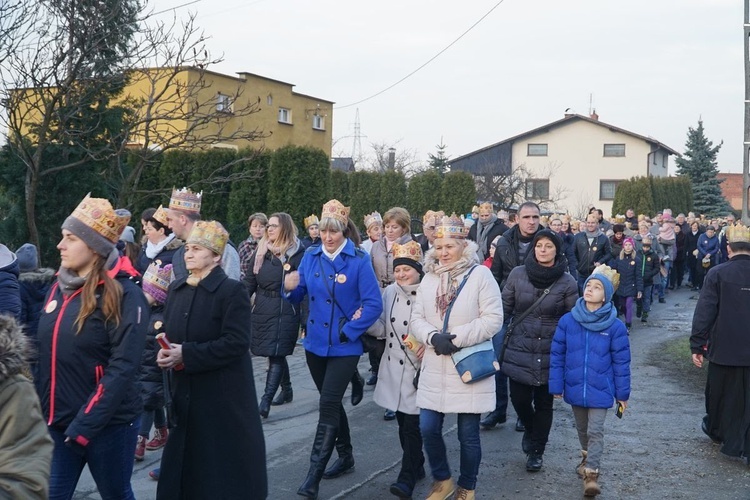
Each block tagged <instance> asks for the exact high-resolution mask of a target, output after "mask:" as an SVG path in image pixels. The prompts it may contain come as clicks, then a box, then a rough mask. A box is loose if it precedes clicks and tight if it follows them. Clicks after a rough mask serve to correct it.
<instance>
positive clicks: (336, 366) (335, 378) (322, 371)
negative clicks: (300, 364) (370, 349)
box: [305, 351, 359, 454]
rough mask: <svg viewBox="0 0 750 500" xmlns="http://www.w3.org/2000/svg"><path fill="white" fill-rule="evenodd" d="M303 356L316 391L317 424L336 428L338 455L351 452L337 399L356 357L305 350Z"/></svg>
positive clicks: (355, 362) (346, 424) (355, 363)
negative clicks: (317, 405) (318, 394)
mask: <svg viewBox="0 0 750 500" xmlns="http://www.w3.org/2000/svg"><path fill="white" fill-rule="evenodd" d="M305 356H306V358H307V368H308V369H309V370H310V375H311V376H312V379H313V382H315V387H317V388H318V392H319V393H320V402H319V406H320V407H319V414H318V423H319V424H326V425H331V426H334V427H336V428H337V429H338V436H337V437H336V450H337V451H338V452H339V454H341V453H347V452H348V453H351V450H352V442H351V436H350V435H349V420H348V419H347V418H346V412H345V411H344V405H343V404H342V403H341V400H342V399H343V398H344V392H345V391H346V388H347V386H348V385H349V382H351V380H352V375H354V370H356V368H357V363H358V362H359V356H337V357H330V358H326V357H322V356H318V355H316V354H313V353H311V352H309V351H305Z"/></svg>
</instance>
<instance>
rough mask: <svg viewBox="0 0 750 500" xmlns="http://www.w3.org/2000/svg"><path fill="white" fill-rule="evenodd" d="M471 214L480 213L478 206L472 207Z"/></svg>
mask: <svg viewBox="0 0 750 500" xmlns="http://www.w3.org/2000/svg"><path fill="white" fill-rule="evenodd" d="M471 213H479V207H478V206H477V205H474V206H473V207H471Z"/></svg>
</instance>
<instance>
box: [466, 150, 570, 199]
mask: <svg viewBox="0 0 750 500" xmlns="http://www.w3.org/2000/svg"><path fill="white" fill-rule="evenodd" d="M559 168H560V165H559V164H558V163H556V162H550V163H549V164H547V165H545V166H544V167H543V168H541V169H535V170H534V171H532V170H531V169H529V168H528V167H527V165H526V164H525V163H519V164H516V165H514V166H513V168H511V171H510V172H509V173H499V172H500V170H501V169H500V168H498V166H497V165H496V164H492V163H486V164H485V165H483V166H481V167H480V169H479V172H478V173H477V174H475V175H474V179H475V180H476V185H477V196H478V198H479V199H480V200H485V201H490V202H493V203H494V204H495V205H496V206H499V207H503V208H508V207H517V206H518V205H520V204H521V203H523V202H525V201H527V200H532V201H535V202H537V203H538V204H539V206H540V207H541V208H542V209H543V210H552V209H554V208H556V206H557V204H558V203H559V202H560V201H561V200H563V199H564V198H565V197H566V196H567V194H568V191H569V190H568V189H565V188H564V187H563V186H561V185H560V184H556V185H555V187H554V188H553V189H552V190H549V189H547V192H546V193H543V192H542V193H538V192H534V190H533V187H532V186H531V185H530V184H529V182H532V181H534V180H539V181H544V180H547V181H550V180H551V179H552V178H553V177H554V175H555V173H556V172H557V171H558V170H559ZM548 186H549V184H548Z"/></svg>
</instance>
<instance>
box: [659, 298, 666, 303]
mask: <svg viewBox="0 0 750 500" xmlns="http://www.w3.org/2000/svg"><path fill="white" fill-rule="evenodd" d="M666 303H667V299H665V298H664V297H659V304H666Z"/></svg>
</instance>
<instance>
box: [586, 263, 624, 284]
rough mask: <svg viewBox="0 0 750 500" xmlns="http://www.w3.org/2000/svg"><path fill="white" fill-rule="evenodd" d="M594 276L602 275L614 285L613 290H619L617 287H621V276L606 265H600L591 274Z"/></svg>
mask: <svg viewBox="0 0 750 500" xmlns="http://www.w3.org/2000/svg"><path fill="white" fill-rule="evenodd" d="M594 274H601V275H602V276H604V277H605V278H607V279H608V280H609V282H610V283H612V290H617V287H618V286H620V275H619V274H618V273H617V271H615V270H614V269H612V268H611V267H609V266H608V265H606V264H600V265H598V266H597V267H596V268H595V269H594V271H593V272H592V273H591V275H592V276H593V275H594Z"/></svg>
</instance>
